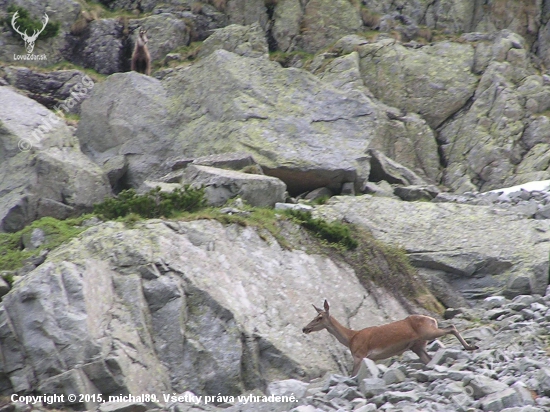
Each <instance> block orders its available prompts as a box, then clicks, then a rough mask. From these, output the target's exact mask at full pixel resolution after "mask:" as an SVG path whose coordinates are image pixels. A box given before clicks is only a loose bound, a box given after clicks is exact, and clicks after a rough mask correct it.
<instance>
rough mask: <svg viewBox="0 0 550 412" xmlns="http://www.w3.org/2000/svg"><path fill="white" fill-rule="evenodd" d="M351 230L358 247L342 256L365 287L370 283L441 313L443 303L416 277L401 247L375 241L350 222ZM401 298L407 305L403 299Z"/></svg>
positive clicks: (414, 270)
mask: <svg viewBox="0 0 550 412" xmlns="http://www.w3.org/2000/svg"><path fill="white" fill-rule="evenodd" d="M350 231H351V234H352V235H353V237H354V238H355V239H357V241H358V247H357V248H356V249H355V250H353V251H349V252H345V253H343V255H342V257H343V258H344V260H345V261H346V262H348V263H349V264H350V265H351V266H352V267H353V268H354V269H355V272H356V273H357V276H358V278H359V281H360V282H361V284H362V285H363V286H364V287H365V288H366V289H367V290H369V283H370V282H373V283H375V284H376V285H378V286H382V287H384V288H385V289H386V290H388V291H389V292H391V293H392V294H393V295H394V296H395V297H397V298H398V299H399V298H400V297H404V298H406V299H407V300H412V301H415V302H416V303H417V304H419V305H420V306H422V307H424V308H426V309H428V310H430V311H432V312H438V313H442V312H443V310H444V308H443V306H442V305H441V304H440V303H439V301H438V300H437V299H436V298H435V297H434V296H433V295H432V294H431V292H430V291H429V289H428V287H427V286H426V284H425V283H424V282H423V281H422V279H421V278H420V277H419V276H418V274H417V271H416V269H415V268H414V267H413V266H412V264H411V263H410V260H409V258H408V256H407V253H406V251H405V250H404V249H402V248H400V247H396V246H392V245H388V244H386V243H383V242H380V241H379V240H376V239H375V238H374V236H373V235H372V234H371V233H370V232H369V231H368V230H367V229H366V228H362V227H359V226H355V225H351V226H350ZM400 301H401V303H402V304H403V305H405V307H406V305H407V302H406V300H404V299H400Z"/></svg>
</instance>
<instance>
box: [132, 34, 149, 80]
mask: <svg viewBox="0 0 550 412" xmlns="http://www.w3.org/2000/svg"><path fill="white" fill-rule="evenodd" d="M148 41H149V40H148V39H147V30H142V29H140V30H139V35H138V38H137V40H136V47H135V49H134V54H133V55H132V70H133V71H136V72H138V73H143V74H146V75H147V76H150V75H151V55H150V54H149V50H148V49H147V42H148Z"/></svg>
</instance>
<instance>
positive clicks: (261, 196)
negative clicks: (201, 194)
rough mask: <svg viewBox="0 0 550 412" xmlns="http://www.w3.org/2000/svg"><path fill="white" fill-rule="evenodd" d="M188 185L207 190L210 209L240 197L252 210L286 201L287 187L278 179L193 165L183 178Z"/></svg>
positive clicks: (206, 194)
mask: <svg viewBox="0 0 550 412" xmlns="http://www.w3.org/2000/svg"><path fill="white" fill-rule="evenodd" d="M183 181H184V182H185V183H189V184H192V185H193V186H196V187H204V188H205V197H206V199H207V202H208V204H209V205H212V206H222V205H223V204H225V202H227V201H228V200H229V199H232V198H234V197H237V196H240V197H241V198H242V199H243V200H245V201H246V202H247V203H248V204H250V205H251V206H258V207H274V206H275V203H278V202H284V201H285V192H286V185H285V184H284V183H283V182H282V181H280V180H279V179H277V178H275V177H270V176H264V175H256V174H250V173H242V172H237V171H234V170H226V169H218V168H215V167H210V166H199V165H189V166H187V169H185V174H184V177H183Z"/></svg>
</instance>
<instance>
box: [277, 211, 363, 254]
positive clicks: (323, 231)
mask: <svg viewBox="0 0 550 412" xmlns="http://www.w3.org/2000/svg"><path fill="white" fill-rule="evenodd" d="M287 213H288V214H289V215H290V216H291V217H292V218H293V219H294V220H295V221H296V222H297V223H299V224H300V225H301V226H302V227H304V228H306V229H307V230H309V231H310V232H311V233H313V234H314V235H315V236H317V237H319V238H320V239H323V240H326V241H327V242H329V243H333V244H337V245H340V246H342V247H344V248H345V249H347V250H352V249H355V248H356V247H357V246H358V243H357V240H355V239H354V238H353V237H352V236H351V233H350V229H349V227H348V226H347V225H344V224H342V223H339V222H327V221H326V220H323V219H315V218H313V217H312V216H311V213H310V212H304V211H300V210H289V211H288V212H287Z"/></svg>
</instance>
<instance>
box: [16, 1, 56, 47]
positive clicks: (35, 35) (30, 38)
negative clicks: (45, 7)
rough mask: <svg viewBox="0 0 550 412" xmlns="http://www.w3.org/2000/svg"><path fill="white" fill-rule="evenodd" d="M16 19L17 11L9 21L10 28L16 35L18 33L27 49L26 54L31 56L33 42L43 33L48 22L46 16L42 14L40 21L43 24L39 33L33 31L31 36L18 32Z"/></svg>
mask: <svg viewBox="0 0 550 412" xmlns="http://www.w3.org/2000/svg"><path fill="white" fill-rule="evenodd" d="M18 17H19V12H18V11H16V12H15V13H13V17H12V19H11V26H12V27H13V29H14V30H15V31H16V32H17V33H19V34H20V35H21V37H22V38H23V40H24V41H25V48H26V49H27V53H29V54H31V53H32V51H33V50H34V42H35V41H36V39H37V38H38V35H39V34H40V33H42V32H43V31H44V29H45V28H46V25H47V24H48V20H49V18H48V15H47V14H46V13H44V18H43V19H42V23H44V24H43V26H42V28H41V29H40V30H39V31H38V30H34V33H33V34H32V36H29V35H27V31H26V30H25V32H24V33H21V31H19V28H18V27H17V26H16V25H15V21H16V20H17V18H18Z"/></svg>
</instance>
